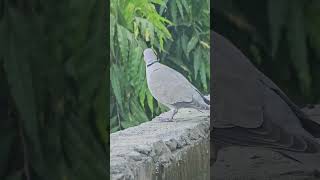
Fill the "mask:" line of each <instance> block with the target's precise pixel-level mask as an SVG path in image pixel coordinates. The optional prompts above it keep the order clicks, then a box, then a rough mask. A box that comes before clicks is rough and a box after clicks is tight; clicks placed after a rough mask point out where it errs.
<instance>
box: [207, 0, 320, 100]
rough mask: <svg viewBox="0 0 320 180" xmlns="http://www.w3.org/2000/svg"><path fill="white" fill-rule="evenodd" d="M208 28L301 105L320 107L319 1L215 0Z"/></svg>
mask: <svg viewBox="0 0 320 180" xmlns="http://www.w3.org/2000/svg"><path fill="white" fill-rule="evenodd" d="M212 3H213V5H212V9H211V15H212V18H211V24H212V28H213V29H214V30H215V31H217V32H219V33H220V34H222V35H224V36H225V37H227V38H228V39H230V40H231V41H232V42H233V43H234V44H235V45H236V46H237V47H238V48H240V49H241V50H242V51H243V52H244V53H245V54H246V56H247V57H249V59H250V60H251V61H252V62H253V63H254V64H255V65H256V66H257V67H258V68H259V69H260V70H261V71H263V72H264V73H265V74H266V75H267V76H268V77H270V78H271V79H272V80H273V81H274V82H275V83H276V84H277V85H278V86H280V88H281V89H282V90H283V91H284V92H285V93H286V94H287V95H288V96H289V97H290V98H291V99H292V100H293V101H295V103H297V104H298V105H300V106H305V105H307V104H319V103H320V1H318V0H261V1H255V0H241V1H236V0H214V1H213V2H212Z"/></svg>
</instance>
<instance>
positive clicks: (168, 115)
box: [157, 108, 178, 122]
mask: <svg viewBox="0 0 320 180" xmlns="http://www.w3.org/2000/svg"><path fill="white" fill-rule="evenodd" d="M177 112H178V109H175V108H174V109H171V110H170V111H168V112H165V113H164V114H162V115H160V116H158V117H157V119H158V120H159V121H161V122H173V117H174V115H176V114H177Z"/></svg>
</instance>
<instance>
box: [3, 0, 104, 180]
mask: <svg viewBox="0 0 320 180" xmlns="http://www.w3.org/2000/svg"><path fill="white" fill-rule="evenodd" d="M104 7H106V4H105V3H104V2H103V1H90V2H84V1H73V0H70V1H60V0H58V1H45V2H43V1H9V0H4V1H1V2H0V116H1V119H2V122H1V127H0V142H1V144H0V156H1V158H0V167H1V168H0V179H4V180H6V179H17V180H18V179H21V180H22V179H27V180H31V179H32V180H38V179H39V180H40V179H52V180H60V179H61V180H62V179H64V180H73V179H77V180H81V179H105V178H107V171H106V168H107V167H106V166H107V155H106V153H107V152H106V143H107V139H108V134H109V133H108V130H107V121H106V118H107V114H106V111H107V100H106V99H107V93H106V92H107V80H106V75H107V74H106V72H107V67H106V65H107V61H106V42H105V41H104V40H103V38H102V37H104V36H105V30H106V27H103V24H105V17H104V14H105V9H104Z"/></svg>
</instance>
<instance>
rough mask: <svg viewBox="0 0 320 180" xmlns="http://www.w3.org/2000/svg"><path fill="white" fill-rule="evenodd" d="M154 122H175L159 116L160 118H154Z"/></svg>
mask: <svg viewBox="0 0 320 180" xmlns="http://www.w3.org/2000/svg"><path fill="white" fill-rule="evenodd" d="M153 120H154V121H158V122H173V119H172V118H168V117H161V116H158V117H156V118H154V119H153Z"/></svg>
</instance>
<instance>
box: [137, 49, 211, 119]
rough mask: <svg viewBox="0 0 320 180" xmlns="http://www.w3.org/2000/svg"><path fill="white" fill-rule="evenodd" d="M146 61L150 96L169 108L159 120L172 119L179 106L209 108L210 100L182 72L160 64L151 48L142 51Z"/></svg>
mask: <svg viewBox="0 0 320 180" xmlns="http://www.w3.org/2000/svg"><path fill="white" fill-rule="evenodd" d="M143 55H144V60H145V63H146V77H147V84H148V88H149V90H150V92H151V94H152V96H153V97H154V98H155V99H156V100H157V101H158V102H160V103H161V104H163V105H165V106H167V107H168V108H170V111H169V112H167V113H166V115H169V116H168V117H165V118H163V117H160V118H162V119H161V121H172V119H173V117H174V115H175V114H176V113H177V112H178V109H180V108H194V109H197V110H200V111H201V110H209V109H210V100H209V99H207V98H205V97H204V96H203V95H202V94H201V93H200V91H199V90H197V89H196V88H195V87H194V86H193V85H192V84H191V83H190V82H189V81H188V80H187V79H186V78H185V77H184V76H183V75H182V74H180V73H179V72H177V71H175V70H174V69H172V68H170V67H168V66H165V65H163V64H161V63H160V62H159V61H158V58H157V55H156V54H155V52H154V51H153V49H151V48H148V49H145V50H144V52H143Z"/></svg>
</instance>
